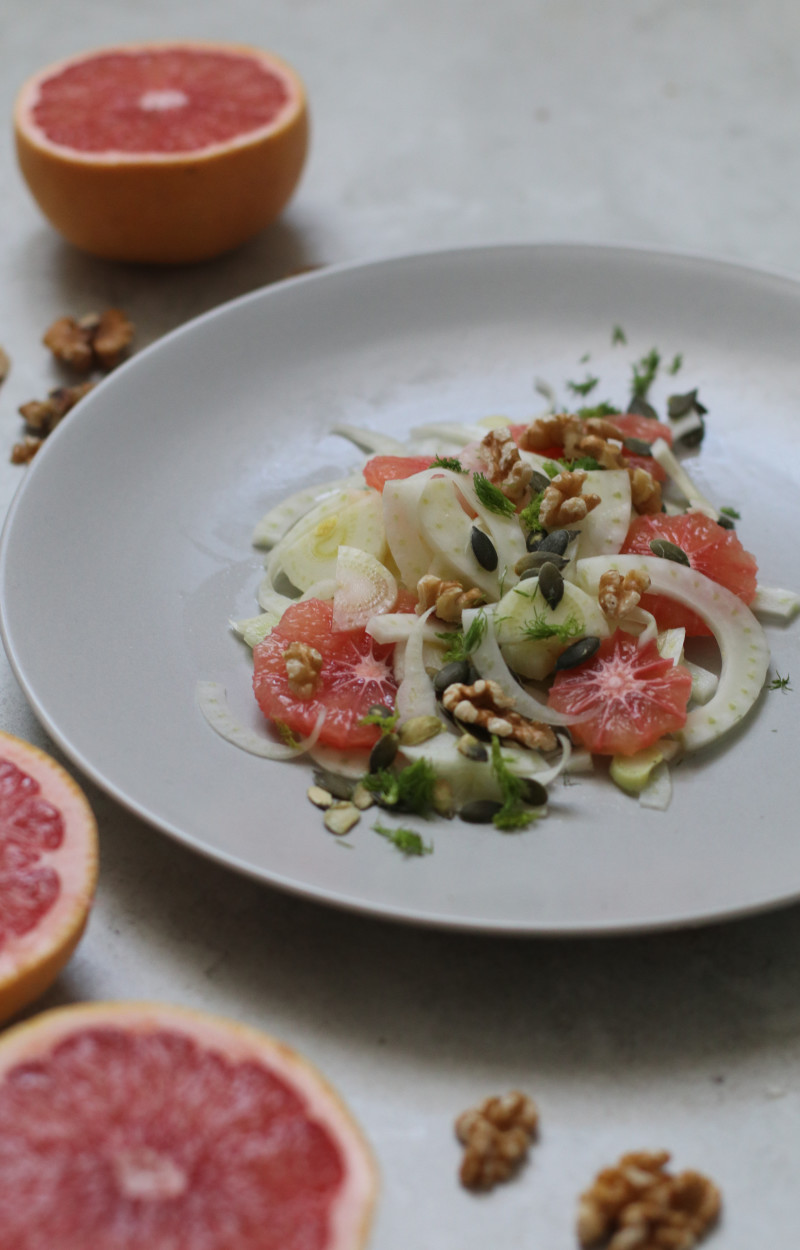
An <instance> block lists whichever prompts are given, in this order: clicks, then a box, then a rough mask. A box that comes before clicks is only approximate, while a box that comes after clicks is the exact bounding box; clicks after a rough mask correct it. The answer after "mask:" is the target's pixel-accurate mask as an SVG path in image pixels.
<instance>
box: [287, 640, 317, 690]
mask: <svg viewBox="0 0 800 1250" xmlns="http://www.w3.org/2000/svg"><path fill="white" fill-rule="evenodd" d="M283 662H284V664H285V665H286V676H287V678H288V680H289V689H290V690H291V692H292V694H293V695H294V696H295V697H296V698H298V699H311V698H313V696H314V695H315V694H316V692H317V689H318V687H319V682H320V672H321V671H322V656H321V655H320V653H319V651H317V648H316V647H311V646H309V644H308V643H307V642H297V641H295V642H290V643H289V645H288V647H287V648H286V650H285V651H284V653H283Z"/></svg>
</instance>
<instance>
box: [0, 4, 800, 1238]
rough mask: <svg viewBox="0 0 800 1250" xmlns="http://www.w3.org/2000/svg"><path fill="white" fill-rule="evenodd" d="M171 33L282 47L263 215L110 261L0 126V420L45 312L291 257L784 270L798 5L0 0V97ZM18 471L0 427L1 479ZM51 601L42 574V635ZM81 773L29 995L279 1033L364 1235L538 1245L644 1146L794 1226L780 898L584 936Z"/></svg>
mask: <svg viewBox="0 0 800 1250" xmlns="http://www.w3.org/2000/svg"><path fill="white" fill-rule="evenodd" d="M170 35H176V36H196V37H210V38H225V39H232V40H239V41H243V42H251V43H255V44H262V45H264V46H268V47H270V46H271V47H273V48H274V49H275V50H276V51H278V52H280V53H281V54H282V55H284V56H285V57H286V58H287V59H289V60H291V61H293V62H294V63H295V65H296V66H297V68H298V69H299V71H300V72H301V74H302V75H303V77H304V78H305V80H306V82H307V85H308V88H309V95H310V100H311V108H312V119H313V127H314V130H313V141H312V149H311V156H310V161H309V165H308V169H307V173H306V176H305V178H304V181H303V183H302V185H301V188H300V191H299V193H298V195H297V197H296V199H295V201H294V203H293V205H292V206H291V207H290V209H289V210H288V212H287V213H286V214H285V216H284V218H283V220H282V221H281V223H280V224H278V225H276V226H274V227H273V228H272V229H271V230H269V231H267V232H266V233H264V234H263V235H262V236H261V237H260V238H259V239H258V240H256V241H255V242H253V243H252V244H250V245H248V246H246V247H245V248H243V249H241V250H240V251H239V252H237V253H235V254H232V255H231V256H229V257H225V258H222V259H221V260H219V261H216V262H213V263H211V264H208V265H205V266H202V267H196V268H193V269H187V270H184V271H166V270H165V271H157V270H143V269H131V268H127V267H121V266H114V265H110V264H106V263H103V262H99V261H94V260H92V259H90V258H88V257H83V256H81V255H79V254H78V253H76V252H74V251H72V250H71V249H70V248H68V247H67V246H66V245H65V244H62V243H61V242H60V240H59V239H58V238H57V237H56V236H54V235H53V234H52V232H51V231H50V229H49V227H47V225H46V224H45V223H44V222H43V221H42V220H41V218H40V217H39V215H38V212H37V210H36V208H35V206H34V205H33V204H32V202H31V201H30V199H29V197H28V194H27V191H26V190H25V188H24V186H23V185H22V183H21V180H20V178H19V176H18V174H17V171H16V167H15V163H14V158H13V151H12V147H11V141H10V139H9V137H8V130H6V133H5V137H4V139H3V141H2V145H0V161H1V162H2V169H1V171H0V173H1V174H2V185H3V196H2V199H1V200H0V343H2V345H3V346H4V347H5V349H6V350H7V351H8V353H9V354H10V355H11V357H12V360H13V369H12V373H11V375H10V376H9V378H8V380H7V381H6V383H5V384H4V386H3V388H2V390H0V415H1V417H2V425H1V426H0V428H2V430H3V431H4V434H3V443H4V445H5V447H6V448H7V449H8V450H10V447H11V444H12V443H13V442H14V441H15V439H16V438H17V437H18V433H19V430H20V426H21V423H20V421H19V419H18V418H17V416H16V409H17V406H18V405H19V404H20V403H22V402H24V401H25V400H27V399H30V398H33V397H40V396H41V395H43V394H44V393H45V391H46V390H47V388H48V387H49V386H51V385H55V384H56V382H57V381H58V380H60V379H58V378H57V375H56V373H55V371H54V370H52V369H51V366H50V365H49V363H48V361H47V353H46V351H45V349H44V348H43V347H42V346H41V344H40V337H41V333H42V331H43V330H44V328H45V327H46V326H47V325H48V324H49V322H50V321H51V320H52V319H53V318H54V317H55V316H57V315H59V314H61V313H66V312H74V313H81V312H84V311H88V310H89V309H92V308H98V307H103V306H105V305H108V304H119V305H121V306H122V307H124V308H125V309H126V310H127V311H128V312H129V314H130V315H131V317H132V318H133V320H134V321H135V322H136V324H137V327H138V331H139V333H138V339H137V342H138V344H139V346H143V345H145V344H146V343H148V342H150V341H152V340H154V339H156V338H157V337H159V336H160V335H162V334H163V333H165V332H166V331H167V330H169V329H172V328H173V327H174V326H177V325H178V324H180V323H181V322H183V321H185V320H186V319H188V318H190V317H192V316H195V315H196V314H198V313H200V312H203V311H205V310H206V309H208V308H211V307H213V306H215V305H216V304H218V303H220V302H221V301H223V300H225V299H228V298H230V297H232V296H235V295H238V294H240V293H243V292H245V291H248V290H251V289H254V288H256V287H258V286H260V285H262V284H264V283H266V282H269V281H272V280H275V279H277V278H280V277H283V276H285V275H286V274H287V273H289V272H291V271H293V270H296V269H298V268H300V267H302V266H304V265H310V264H329V263H333V262H337V261H341V260H355V259H367V258H372V257H378V256H382V255H385V254H390V253H400V252H408V251H414V250H417V249H420V248H431V247H443V246H453V245H464V244H483V243H490V242H503V241H518V240H528V241H531V240H533V241H535V240H551V239H563V240H569V241H592V242H595V241H597V242H618V243H627V242H633V243H640V244H645V245H650V246H657V247H664V246H666V247H675V248H678V249H684V250H685V249H688V250H693V251H701V252H707V253H711V254H714V255H717V256H720V257H723V258H728V259H735V260H741V261H745V262H748V263H755V264H761V265H765V266H768V267H773V268H776V269H778V270H780V271H782V272H785V273H788V274H790V275H794V276H800V262H798V242H800V226H798V212H797V204H798V199H800V194H799V193H800V186H799V185H798V159H799V158H798V154H797V151H798V149H797V138H796V128H797V122H796V119H797V116H798V111H799V110H798V106H799V105H800V72H799V71H798V57H800V51H798V49H800V40H799V39H798V36H800V11H798V10H797V9H796V8H795V7H794V6H793V5H790V4H789V3H779V2H778V0H762V2H761V3H760V4H759V5H758V6H754V5H748V6H745V5H744V4H742V3H739V2H738V0H735V2H729V3H724V4H723V3H712V2H710V0H709V2H707V3H700V2H697V3H688V2H685V0H681V2H675V3H671V4H667V3H622V2H621V0H606V3H604V4H603V5H602V6H601V5H597V4H595V3H592V2H591V0H583V2H580V3H579V2H577V0H562V2H561V3H555V2H552V3H536V2H535V0H526V3H521V2H520V3H514V4H512V3H508V2H507V0H496V2H495V3H494V4H493V5H486V4H477V3H475V0H461V2H460V3H456V2H455V0H452V2H451V3H444V2H443V0H428V2H427V3H424V4H423V3H420V2H418V0H406V2H404V3H403V4H400V3H396V4H395V6H393V7H392V6H390V5H389V4H387V3H385V2H384V0H373V2H372V3H367V0H343V2H341V3H339V4H333V3H331V0H328V2H327V3H325V2H324V0H293V2H290V0H284V2H283V3H277V2H274V3H270V2H268V0H267V2H266V3H265V2H264V0H260V2H259V3H248V2H247V0H228V3H226V4H225V5H224V6H219V5H212V4H211V3H209V2H208V0H196V2H195V3H192V4H189V3H188V2H184V3H179V2H178V0H167V2H166V3H164V2H163V0H162V2H161V3H155V2H154V0H146V2H143V0H138V2H137V3H136V4H135V5H134V4H133V3H125V4H123V3H100V2H99V0H97V2H95V3H86V2H84V3H77V2H71V3H70V4H69V5H64V4H62V3H58V0H38V2H37V3H36V4H35V5H31V4H29V3H22V2H21V0H6V3H5V5H4V9H3V13H2V15H1V16H0V36H1V37H0V69H1V70H2V73H0V83H2V108H3V110H4V111H5V115H6V116H7V117H9V116H10V111H11V104H12V99H13V95H14V92H15V89H16V86H17V85H18V83H19V82H20V81H21V80H22V79H23V78H24V77H25V76H26V75H27V74H28V73H30V72H32V71H33V70H34V69H36V68H38V67H39V66H40V65H41V64H43V63H45V62H47V61H50V60H54V59H57V58H59V57H61V56H63V55H66V54H68V53H70V52H72V51H77V50H80V49H82V48H84V47H86V46H91V45H101V44H103V43H108V42H117V41H122V40H134V39H145V38H163V37H167V36H170ZM756 418H757V414H756ZM231 419H233V418H231ZM154 454H157V449H154ZM24 472H25V470H24V469H21V468H17V467H14V466H11V465H10V464H8V463H7V459H6V455H5V453H3V454H0V494H2V498H3V500H4V501H5V502H6V504H7V502H8V501H10V498H11V495H12V493H13V491H14V489H15V487H16V485H17V483H18V482H19V481H20V480H21V477H22V475H23V474H24ZM101 523H102V522H101V518H98V525H100V524H101ZM787 541H789V540H788V538H787ZM57 616H58V605H57V604H54V605H53V645H54V646H57V640H58V622H57ZM66 662H68V657H65V663H66ZM795 678H796V680H795V686H796V688H797V689H798V691H800V673H798V674H796V675H795ZM778 697H781V698H786V699H789V698H795V699H796V698H798V697H800V693H798V694H794V695H789V694H787V695H785V696H778ZM0 709H1V711H0V716H1V717H2V726H3V728H5V729H7V730H9V731H11V732H13V733H16V734H18V735H20V736H21V737H24V738H28V739H30V740H32V741H34V742H37V743H39V744H41V745H44V746H48V743H47V741H46V740H45V739H44V737H43V735H42V732H41V730H40V729H39V727H38V725H37V723H36V721H35V719H34V718H33V716H32V714H31V712H30V711H29V710H28V708H27V705H26V703H25V700H24V698H23V697H22V695H21V693H20V691H19V689H18V687H17V686H16V684H15V682H14V680H13V678H12V677H11V675H10V672H9V671H8V669H7V668H6V667H5V665H4V667H3V670H2V683H1V684H0ZM88 792H89V795H90V798H91V799H92V801H93V804H94V806H95V809H96V812H97V815H98V818H99V821H100V826H101V836H102V874H101V883H100V890H99V894H98V900H97V905H96V908H95V911H94V914H93V918H92V921H91V924H90V928H89V930H88V933H87V935H86V938H85V939H84V942H83V943H82V945H81V947H80V948H79V951H78V953H77V954H76V956H75V958H74V959H73V961H72V963H71V964H70V966H69V968H68V970H67V971H66V972H65V973H64V974H63V975H62V977H61V978H60V980H59V982H58V984H57V986H56V987H55V988H54V989H53V991H51V993H50V994H49V995H48V997H47V999H46V1000H45V1004H44V1005H53V1004H56V1003H62V1002H71V1001H79V1000H92V999H95V1000H96V999H104V998H132V997H137V998H142V997H144V998H154V999H159V1000H164V1001H174V1002H179V1003H185V1004H189V1005H194V1006H200V1007H205V1008H208V1009H211V1010H213V1011H217V1012H221V1013H225V1014H229V1015H232V1016H234V1017H237V1018H239V1019H242V1020H245V1021H247V1022H248V1023H251V1024H255V1025H260V1026H262V1027H264V1028H266V1029H268V1030H270V1031H271V1032H273V1033H275V1034H277V1035H278V1036H280V1037H282V1038H284V1039H285V1040H287V1041H288V1042H290V1043H292V1044H293V1045H295V1046H297V1047H298V1048H300V1049H301V1050H303V1051H304V1052H305V1053H306V1054H307V1055H308V1057H309V1058H311V1059H312V1060H314V1061H316V1062H317V1063H318V1064H319V1065H320V1067H322V1068H323V1070H324V1071H325V1072H326V1074H327V1075H328V1076H329V1077H330V1078H331V1079H332V1080H333V1081H334V1083H335V1084H337V1085H338V1086H339V1088H340V1089H341V1091H342V1093H343V1094H344V1096H345V1097H346V1099H347V1100H348V1101H349V1102H350V1104H351V1106H352V1107H353V1109H354V1110H355V1112H356V1113H357V1115H358V1116H359V1118H360V1119H361V1121H362V1123H363V1124H364V1127H365V1129H366V1131H367V1133H368V1135H369V1136H370V1138H371V1140H372V1142H373V1144H374V1146H375V1149H376V1152H377V1155H378V1159H379V1162H380V1166H381V1170H382V1174H383V1192H382V1198H381V1202H380V1207H379V1213H378V1219H377V1223H376V1226H375V1231H374V1235H373V1239H372V1248H373V1250H401V1248H403V1250H405V1247H407V1246H409V1245H419V1246H425V1247H430V1248H431V1250H451V1248H452V1250H456V1247H458V1250H477V1248H478V1247H485V1246H487V1245H491V1246H493V1247H509V1248H510V1247H515V1248H516V1247H531V1248H533V1247H538V1246H546V1247H548V1250H568V1248H569V1247H571V1246H573V1245H574V1234H573V1231H572V1229H573V1215H574V1204H575V1198H576V1195H577V1193H578V1192H579V1190H580V1189H582V1188H583V1187H584V1186H585V1185H586V1184H588V1182H589V1180H590V1179H591V1177H592V1175H593V1174H594V1172H595V1171H596V1170H597V1169H598V1168H599V1167H601V1166H603V1165H604V1164H606V1163H609V1162H611V1161H612V1160H613V1159H614V1158H615V1157H616V1156H617V1155H618V1154H619V1153H621V1152H622V1151H623V1150H626V1149H632V1148H637V1147H659V1146H664V1147H666V1148H669V1149H671V1150H673V1152H674V1155H675V1162H676V1164H677V1165H678V1166H679V1167H691V1166H695V1165H696V1166H700V1167H702V1168H705V1169H706V1170H707V1171H708V1172H709V1174H710V1175H712V1176H713V1177H714V1178H715V1179H716V1180H717V1182H718V1183H719V1184H720V1185H721V1187H722V1189H723V1193H724V1197H725V1203H726V1212H725V1218H724V1221H723V1224H722V1226H721V1228H720V1229H719V1231H718V1232H717V1233H716V1234H715V1236H714V1239H713V1241H710V1242H709V1245H713V1246H714V1247H720V1250H751V1248H752V1247H753V1246H754V1245H783V1244H785V1245H791V1244H792V1243H793V1239H794V1238H795V1237H796V1232H795V1229H796V1172H797V1164H796V1158H797V1151H798V1145H800V1142H798V1137H799V1136H800V1131H799V1130H798V1123H800V1117H799V1116H798V1112H799V1111H800V991H798V986H797V976H796V967H797V955H798V945H799V944H800V912H798V910H797V908H792V909H788V910H784V911H782V912H778V913H775V914H773V915H768V916H764V917H761V918H758V919H751V920H748V921H744V922H738V923H735V924H730V925H726V926H724V927H721V928H717V929H707V930H701V931H697V932H686V933H682V934H675V935H669V936H659V937H646V938H636V939H624V940H623V939H614V940H606V941H572V942H566V941H560V942H554V941H549V942H543V941H537V942H530V941H528V942H519V941H512V940H490V939H486V938H477V937H459V936H452V935H445V934H441V933H435V932H425V931H415V930H411V929H406V928H396V927H394V926H391V925H388V924H382V923H379V922H375V921H369V920H364V919H359V918H355V917H352V916H349V915H346V914H341V913H336V912H332V911H327V910H324V909H322V908H319V907H317V906H314V905H311V904H307V903H303V902H301V901H298V900H297V899H294V898H291V897H289V896H285V895H282V894H279V893H276V892H273V891H270V890H268V889H266V888H264V887H262V886H259V885H256V884H254V883H252V882H250V881H247V880H244V879H241V878H239V877H236V876H233V875H231V874H230V873H228V872H226V871H225V870H223V869H222V868H219V867H216V866H214V865H212V864H210V863H207V862H205V861H202V860H200V859H198V858H196V857H194V856H193V855H191V854H190V853H189V852H187V851H185V850H183V849H181V848H179V847H178V846H176V845H174V844H172V843H170V842H168V841H167V840H166V839H165V838H163V837H161V836H160V835H158V834H156V833H154V832H152V831H150V830H149V829H148V828H147V827H146V826H144V825H142V824H140V823H139V822H138V821H136V820H135V819H133V818H132V817H130V816H128V815H126V814H125V813H124V812H123V811H121V810H120V809H119V808H118V807H117V806H116V805H115V804H114V803H112V802H111V801H110V800H108V799H106V798H104V796H103V795H102V794H100V793H98V792H97V791H96V790H95V789H94V788H93V787H91V786H89V787H88ZM768 802H769V800H768V799H766V800H765V803H767V804H768ZM512 1086H521V1087H523V1088H525V1089H526V1090H528V1091H529V1092H530V1093H531V1094H532V1095H533V1096H534V1097H535V1098H536V1099H537V1101H538V1102H539V1103H540V1106H541V1111H542V1125H543V1132H542V1140H541V1143H540V1144H539V1146H538V1147H537V1148H536V1150H535V1152H534V1154H533V1159H532V1164H531V1166H530V1167H529V1168H528V1169H527V1170H526V1171H525V1172H524V1174H523V1175H522V1176H521V1177H520V1178H519V1179H518V1181H516V1182H515V1183H514V1184H513V1185H510V1186H507V1187H505V1188H503V1189H500V1190H497V1191H495V1193H494V1194H492V1195H491V1196H489V1197H487V1198H481V1199H476V1198H473V1197H471V1196H470V1195H467V1194H465V1193H464V1192H463V1191H461V1190H460V1189H459V1187H458V1185H457V1183H456V1181H455V1172H456V1168H457V1164H458V1157H459V1156H458V1151H457V1149H456V1146H455V1143H454V1141H453V1138H452V1127H451V1125H452V1120H453V1118H454V1117H455V1115H456V1114H457V1113H458V1112H459V1111H460V1110H462V1109H463V1108H464V1107H466V1106H468V1105H470V1104H471V1103H473V1102H474V1101H476V1100H478V1099H479V1098H481V1097H482V1096H484V1095H485V1094H488V1093H494V1092H502V1091H503V1090H505V1089H508V1088H511V1087H512Z"/></svg>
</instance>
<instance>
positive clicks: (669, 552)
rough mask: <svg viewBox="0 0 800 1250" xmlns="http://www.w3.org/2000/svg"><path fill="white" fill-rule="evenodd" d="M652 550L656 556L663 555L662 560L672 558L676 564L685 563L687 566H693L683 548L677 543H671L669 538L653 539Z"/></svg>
mask: <svg viewBox="0 0 800 1250" xmlns="http://www.w3.org/2000/svg"><path fill="white" fill-rule="evenodd" d="M650 550H651V551H652V553H653V555H654V556H661V558H662V560H672V561H673V562H674V563H675V564H685V565H686V567H687V568H691V564H690V563H689V557H688V556H687V554H686V552H685V551H684V550H683V548H682V547H679V546H678V544H677V543H671V542H670V541H669V539H668V538H654V539H652V541H651V543H650Z"/></svg>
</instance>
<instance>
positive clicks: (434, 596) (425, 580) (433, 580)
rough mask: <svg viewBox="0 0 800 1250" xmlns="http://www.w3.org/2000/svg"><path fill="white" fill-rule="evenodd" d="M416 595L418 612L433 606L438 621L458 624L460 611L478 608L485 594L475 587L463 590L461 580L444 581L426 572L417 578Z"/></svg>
mask: <svg viewBox="0 0 800 1250" xmlns="http://www.w3.org/2000/svg"><path fill="white" fill-rule="evenodd" d="M417 595H418V597H419V603H418V604H417V609H416V610H417V613H418V614H420V615H421V614H422V613H423V612H427V610H428V608H433V610H434V616H438V618H439V620H440V621H447V622H448V624H459V623H460V621H461V614H462V612H464V611H465V610H466V609H467V608H478V607H480V605H481V604H482V603H485V602H486V596H485V594H484V593H483V591H482V590H479V589H478V588H477V587H472V588H471V589H470V590H465V589H464V587H463V586H462V585H461V582H456V581H445V580H443V579H442V578H441V577H436V576H435V574H433V573H426V574H425V576H424V577H421V578H420V579H419V581H418V582H417Z"/></svg>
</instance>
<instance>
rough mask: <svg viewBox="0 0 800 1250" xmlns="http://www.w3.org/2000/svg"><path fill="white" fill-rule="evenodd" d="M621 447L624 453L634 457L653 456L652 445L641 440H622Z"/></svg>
mask: <svg viewBox="0 0 800 1250" xmlns="http://www.w3.org/2000/svg"><path fill="white" fill-rule="evenodd" d="M622 446H623V447H624V448H625V450H626V451H630V452H633V454H634V456H652V454H653V447H652V444H651V443H647V442H645V440H644V439H643V438H623V440H622Z"/></svg>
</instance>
